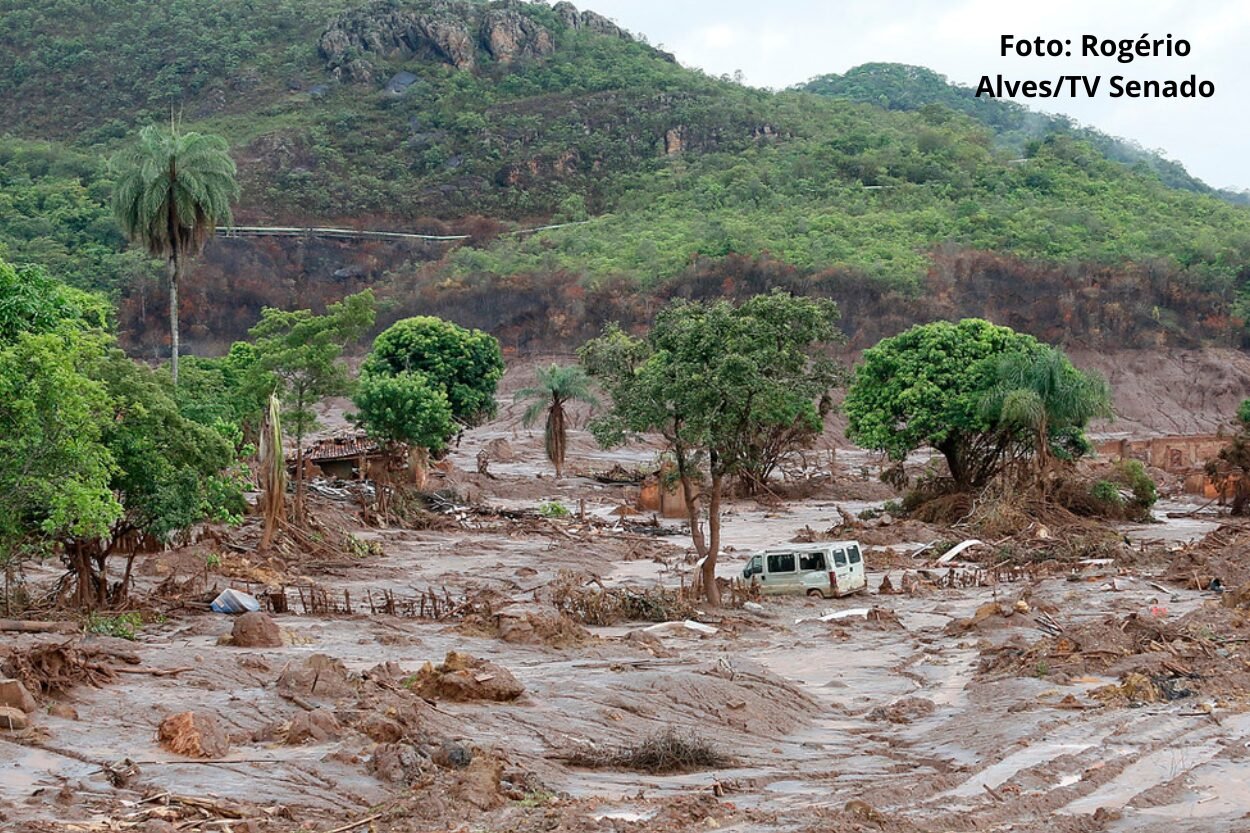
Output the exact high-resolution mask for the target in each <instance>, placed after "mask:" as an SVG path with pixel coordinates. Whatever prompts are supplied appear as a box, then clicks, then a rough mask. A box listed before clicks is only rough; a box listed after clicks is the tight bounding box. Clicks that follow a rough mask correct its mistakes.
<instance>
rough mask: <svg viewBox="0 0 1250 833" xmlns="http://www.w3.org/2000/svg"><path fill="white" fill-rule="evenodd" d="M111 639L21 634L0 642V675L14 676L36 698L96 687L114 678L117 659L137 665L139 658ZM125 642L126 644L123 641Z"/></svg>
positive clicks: (11, 677)
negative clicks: (81, 687)
mask: <svg viewBox="0 0 1250 833" xmlns="http://www.w3.org/2000/svg"><path fill="white" fill-rule="evenodd" d="M119 641H120V640H114V639H110V638H106V637H105V638H99V639H84V638H83V637H78V636H75V637H71V638H69V639H66V638H65V637H64V636H59V637H53V636H50V635H40V636H23V637H18V638H14V639H13V640H11V641H10V642H9V643H8V644H4V645H0V675H2V676H4V677H6V678H9V679H14V680H17V681H19V682H21V683H22V685H23V686H24V687H25V688H26V690H27V691H29V692H30V693H31V694H33V695H35V696H36V697H41V696H57V695H60V694H63V693H65V692H67V691H69V690H71V689H73V688H74V687H76V686H80V685H88V686H94V687H99V686H102V685H104V684H106V683H110V682H112V681H113V680H115V679H116V676H117V667H116V666H114V665H112V664H111V663H109V662H107V661H106V660H108V659H113V660H119V661H121V662H123V663H127V664H130V665H138V663H139V657H138V655H137V654H135V653H134V652H133V651H132V650H131V649H130V648H129V647H126V648H122V647H119V646H117V645H115V644H113V643H116V642H119ZM123 644H125V643H123Z"/></svg>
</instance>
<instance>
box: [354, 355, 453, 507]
mask: <svg viewBox="0 0 1250 833" xmlns="http://www.w3.org/2000/svg"><path fill="white" fill-rule="evenodd" d="M352 401H353V402H354V403H355V405H356V408H357V409H358V411H357V413H356V414H355V415H354V416H353V418H354V419H355V420H356V423H357V424H358V425H359V426H360V427H362V428H364V429H365V432H366V433H367V434H368V435H369V436H371V437H374V438H376V439H378V440H381V441H382V442H383V443H384V444H385V445H386V449H387V453H388V455H392V456H393V455H395V454H397V453H398V452H399V451H400V450H401V447H402V446H407V449H408V461H409V467H410V469H411V472H412V475H413V480H414V482H415V483H416V486H417V488H418V489H422V488H424V487H425V482H426V477H427V475H428V471H429V459H430V452H431V451H441V450H442V449H443V448H444V447H445V446H446V445H447V440H449V439H450V438H451V437H453V436H455V433H456V422H455V420H454V419H452V416H451V404H450V403H449V402H448V401H447V394H446V393H444V391H443V389H442V387H440V386H437V385H432V384H430V382H429V380H428V379H426V378H425V377H424V376H422V375H421V374H419V373H400V374H399V375H397V376H371V375H368V374H366V375H364V376H362V377H361V379H360V381H359V382H358V383H357V385H356V393H355V396H354V397H353V399H352ZM379 498H380V500H379V505H380V506H381V507H382V509H383V511H385V507H386V505H387V501H386V496H385V494H380V495H379Z"/></svg>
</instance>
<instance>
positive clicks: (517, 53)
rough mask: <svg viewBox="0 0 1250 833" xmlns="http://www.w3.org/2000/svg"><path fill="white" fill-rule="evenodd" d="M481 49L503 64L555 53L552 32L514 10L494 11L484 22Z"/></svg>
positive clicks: (487, 15)
mask: <svg viewBox="0 0 1250 833" xmlns="http://www.w3.org/2000/svg"><path fill="white" fill-rule="evenodd" d="M481 36H482V45H483V46H485V47H486V51H487V52H489V53H490V55H491V57H492V58H494V59H495V60H496V61H498V62H499V63H501V64H510V63H512V62H513V61H514V60H516V59H517V58H520V57H525V58H541V57H543V56H545V55H550V54H551V53H552V52H555V51H556V42H555V39H554V38H552V36H551V32H549V31H547V29H546V28H545V27H543V26H541V25H540V24H538V23H537V22H535V21H534V20H532V19H530V18H528V17H526V16H525V15H523V14H521V13H520V12H518V11H516V10H515V9H508V8H503V9H491V10H489V11H487V12H486V14H485V15H484V16H483V18H482V28H481Z"/></svg>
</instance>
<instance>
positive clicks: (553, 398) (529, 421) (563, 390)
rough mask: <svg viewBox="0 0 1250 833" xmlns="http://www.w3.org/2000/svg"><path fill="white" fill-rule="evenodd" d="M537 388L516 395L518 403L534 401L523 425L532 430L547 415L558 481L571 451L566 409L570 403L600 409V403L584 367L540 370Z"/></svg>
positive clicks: (548, 442) (549, 451) (548, 444)
mask: <svg viewBox="0 0 1250 833" xmlns="http://www.w3.org/2000/svg"><path fill="white" fill-rule="evenodd" d="M534 381H535V384H534V386H533V387H528V388H522V389H521V390H519V391H517V392H516V396H515V401H517V402H520V401H521V400H522V399H532V400H534V401H533V402H531V403H530V406H529V407H528V408H526V409H525V415H524V416H523V417H522V418H521V421H522V422H523V423H524V424H525V427H526V428H529V427H530V426H531V425H533V424H534V423H535V422H536V421H537V420H538V415H539V414H541V413H542V412H543V410H544V409H545V410H546V411H547V430H546V448H547V459H548V460H550V461H551V464H552V465H553V466H555V467H556V477H560V476H561V474H562V473H563V470H564V452H565V449H566V448H567V447H568V431H567V428H566V427H565V414H564V406H565V405H567V404H568V403H570V402H573V401H577V402H585V403H587V404H588V405H598V404H599V400H598V399H596V398H595V396H594V394H592V393H591V392H590V379H589V377H587V376H586V371H584V370H582V369H581V368H580V367H577V366H573V367H563V366H561V365H558V364H552V365H551V366H550V367H540V368H539V369H538V371H537V372H536V373H535V374H534Z"/></svg>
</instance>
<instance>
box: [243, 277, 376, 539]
mask: <svg viewBox="0 0 1250 833" xmlns="http://www.w3.org/2000/svg"><path fill="white" fill-rule="evenodd" d="M375 312H376V303H375V301H374V297H373V291H372V290H368V289H366V290H365V291H364V292H358V293H356V294H355V295H349V296H348V297H346V298H344V299H343V300H342V301H339V302H338V303H335V304H331V305H330V306H328V307H327V308H326V312H325V314H324V315H314V314H313V312H312V311H311V310H306V309H303V310H291V311H286V310H279V309H273V308H272V307H266V308H265V309H264V310H263V311H262V312H261V319H260V322H259V323H258V324H257V325H256V326H255V327H253V328H252V329H251V330H250V331H249V332H250V333H251V335H252V338H253V339H254V343H255V352H256V357H255V361H254V362H253V363H252V365H251V370H250V377H251V378H250V382H249V388H250V389H251V390H253V391H258V392H259V393H260V394H261V396H262V397H263V398H261V399H260V400H259V401H264V400H265V399H267V398H268V396H269V395H270V394H271V393H276V394H277V395H278V397H279V398H280V399H281V400H282V403H283V405H284V406H285V413H284V415H283V418H284V427H285V428H286V430H288V431H290V432H291V433H293V434H294V438H295V461H296V469H295V516H296V518H298V519H299V520H300V521H301V522H302V521H303V519H304V435H305V434H307V433H308V432H309V431H311V430H312V429H313V428H315V427H316V425H317V415H316V413H315V412H314V411H313V406H314V405H315V404H316V403H317V402H319V401H320V400H322V399H324V398H325V397H327V396H338V395H342V394H345V393H347V392H349V390H350V387H351V384H350V382H351V379H350V376H349V375H348V371H347V365H346V364H344V362H343V361H342V356H343V350H344V348H345V347H346V346H347V345H348V344H350V343H352V342H354V341H356V340H357V339H359V338H360V337H361V336H363V335H364V334H365V332H366V331H368V329H369V328H370V327H372V326H373V319H374V315H375Z"/></svg>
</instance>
